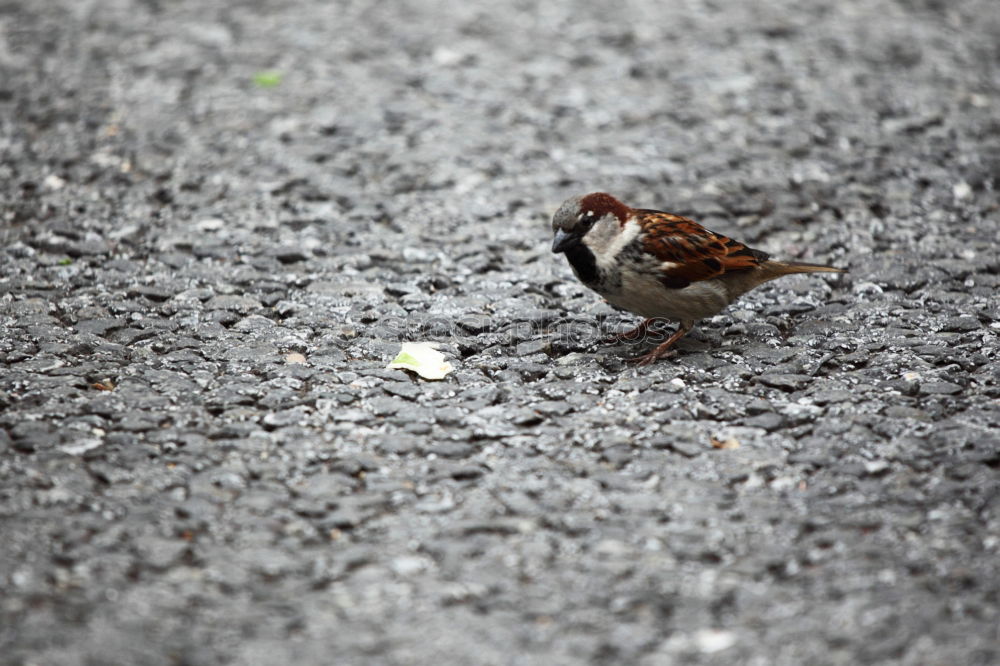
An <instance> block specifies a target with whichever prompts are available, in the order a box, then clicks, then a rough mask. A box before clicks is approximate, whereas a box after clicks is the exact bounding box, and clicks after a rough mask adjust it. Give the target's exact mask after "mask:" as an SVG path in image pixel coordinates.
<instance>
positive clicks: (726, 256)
mask: <svg viewBox="0 0 1000 666" xmlns="http://www.w3.org/2000/svg"><path fill="white" fill-rule="evenodd" d="M636 213H637V214H639V215H640V216H641V221H640V224H641V226H642V228H643V236H642V237H641V241H642V243H643V249H644V250H645V251H646V252H647V253H649V254H651V255H653V256H654V257H656V258H657V259H659V260H660V261H661V262H663V267H662V269H661V270H662V273H663V277H661V278H660V282H662V283H663V284H664V285H665V286H667V287H672V288H675V289H681V288H684V287H686V286H688V285H689V284H691V283H692V282H698V281H700V280H710V279H712V278H716V277H719V276H720V275H723V274H725V273H732V272H735V271H745V270H750V269H753V268H756V267H757V266H759V265H761V264H762V263H764V262H765V261H767V258H768V254H767V253H766V252H762V251H760V250H755V249H753V248H751V247H748V246H746V245H744V244H743V243H741V242H739V241H737V240H733V239H732V238H729V237H727V236H723V235H722V234H717V233H715V232H714V231H709V230H708V229H706V228H705V227H703V226H701V225H700V224H698V223H697V222H695V221H694V220H691V219H688V218H686V217H682V216H680V215H674V214H672V213H665V212H663V211H659V210H637V211H636Z"/></svg>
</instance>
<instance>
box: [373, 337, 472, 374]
mask: <svg viewBox="0 0 1000 666" xmlns="http://www.w3.org/2000/svg"><path fill="white" fill-rule="evenodd" d="M434 346H435V345H434V343H433V342H404V343H403V348H402V349H400V350H399V354H397V355H396V358H394V359H393V360H392V362H391V363H390V364H389V365H387V366H385V367H386V368H387V369H393V368H400V369H403V370H411V371H413V372H415V373H417V374H418V375H420V376H421V377H423V378H424V379H443V378H444V377H445V375H447V374H448V373H449V372H451V371H452V370H454V369H455V368H453V367H452V365H451V363H449V362H448V361H446V360H445V359H444V354H442V353H441V352H439V351H438V350H437V349H435V348H434Z"/></svg>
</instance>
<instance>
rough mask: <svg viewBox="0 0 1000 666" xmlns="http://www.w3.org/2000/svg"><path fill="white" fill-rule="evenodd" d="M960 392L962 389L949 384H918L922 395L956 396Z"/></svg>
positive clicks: (956, 385)
mask: <svg viewBox="0 0 1000 666" xmlns="http://www.w3.org/2000/svg"><path fill="white" fill-rule="evenodd" d="M961 392H962V387H961V386H959V385H958V384H953V383H951V382H924V383H922V384H920V393H922V394H923V395H956V394H958V393H961Z"/></svg>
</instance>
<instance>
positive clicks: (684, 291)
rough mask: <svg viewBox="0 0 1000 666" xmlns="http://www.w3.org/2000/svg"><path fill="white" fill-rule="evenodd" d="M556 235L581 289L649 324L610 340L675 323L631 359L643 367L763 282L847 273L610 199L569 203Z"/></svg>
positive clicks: (557, 220) (602, 195)
mask: <svg viewBox="0 0 1000 666" xmlns="http://www.w3.org/2000/svg"><path fill="white" fill-rule="evenodd" d="M552 233H553V238H552V252H554V253H562V254H565V255H566V259H567V260H569V264H570V267H571V268H572V269H573V272H574V273H575V274H576V277H577V278H579V279H580V281H581V282H583V284H585V285H586V286H587V287H589V288H590V289H592V290H594V291H596V292H597V293H598V294H600V295H601V296H603V297H604V299H605V300H607V301H608V302H609V303H610V304H611V305H613V306H615V307H618V308H621V309H623V310H628V311H629V312H633V313H635V314H638V315H640V316H642V317H643V318H644V320H643V322H642V323H641V324H639V326H638V327H636V328H635V329H634V330H632V331H629V332H627V333H623V334H620V335H617V336H614V337H613V338H612V340H617V341H624V340H635V339H637V338H639V337H640V336H642V335H643V334H644V333H645V332H646V330H647V329H648V328H649V327H650V325H652V324H653V323H654V322H655V321H656V320H657V319H668V320H672V321H675V322H678V327H677V330H676V332H674V334H673V335H671V336H670V337H669V338H668V339H667V340H666V341H665V342H663V343H662V344H660V345H658V346H657V347H656V348H655V349H653V350H652V351H650V352H649V353H647V354H644V355H642V356H638V357H636V358H634V359H630V360H631V361H634V362H636V363H637V364H638V365H640V366H645V365H649V364H651V363H653V362H655V361H657V360H658V359H661V358H663V357H665V356H668V355H673V354H674V353H675V352H674V351H673V350H672V347H673V346H674V344H675V343H676V342H677V341H678V340H680V339H681V338H682V337H684V336H685V335H687V334H688V333H689V332H690V331H691V329H692V328H694V325H695V323H696V322H697V321H698V320H699V319H704V318H705V317H711V316H713V315H715V314H718V313H719V312H721V311H722V310H723V309H724V308H725V307H726V306H728V305H729V304H730V303H732V302H733V301H735V300H736V299H737V298H738V297H739V296H741V295H743V294H745V293H746V292H748V291H750V290H751V289H753V288H755V287H757V286H759V285H761V284H763V283H765V282H769V281H770V280H774V279H775V278H779V277H782V276H784V275H794V274H796V273H845V272H847V271H845V270H844V269H842V268H835V267H833V266H826V265H821V264H812V263H804V262H798V261H775V260H773V259H771V258H770V255H769V254H768V253H767V252H764V251H762V250H755V249H754V248H751V247H749V246H747V245H745V244H744V243H741V242H740V241H737V240H734V239H732V238H729V237H727V236H724V235H722V234H719V233H716V232H714V231H709V230H708V229H706V228H705V227H703V226H701V225H700V224H698V223H697V222H695V221H694V220H691V219H689V218H687V217H683V216H681V215H674V214H673V213H667V212H664V211H660V210H651V209H645V208H631V207H630V206H627V205H626V204H624V203H622V202H621V201H619V200H618V199H616V198H615V197H614V196H612V195H610V194H608V193H606V192H593V193H591V194H585V195H579V196H574V197H571V198H569V199H567V200H566V201H565V202H564V203H563V204H562V205H561V206H560V207H559V209H558V210H557V211H556V212H555V215H553V216H552Z"/></svg>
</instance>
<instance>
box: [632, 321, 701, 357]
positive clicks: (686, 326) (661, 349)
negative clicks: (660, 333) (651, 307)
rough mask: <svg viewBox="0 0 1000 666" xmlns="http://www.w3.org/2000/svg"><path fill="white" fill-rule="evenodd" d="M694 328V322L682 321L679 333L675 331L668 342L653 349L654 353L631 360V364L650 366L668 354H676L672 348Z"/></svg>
mask: <svg viewBox="0 0 1000 666" xmlns="http://www.w3.org/2000/svg"><path fill="white" fill-rule="evenodd" d="M692 328H694V322H693V321H682V322H681V324H680V326H678V327H677V331H675V332H674V334H673V335H671V336H670V337H669V338H667V340H666V342H663V343H662V344H659V345H657V346H656V348H655V349H653V351H651V352H649V353H648V354H643V355H642V356H638V357H636V358H631V359H629V362H630V363H635V364H636V365H639V366H642V365H649V364H650V363H653V362H654V361H657V360H659V359H661V358H663V357H664V356H667V355H668V354H673V353H675V352H673V351H672V350H671V349H670V348H671V347H672V346H673V345H674V343H675V342H677V341H678V340H680V339H681V338H683V337H684V336H685V335H687V334H688V333H690V332H691V329H692Z"/></svg>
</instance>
